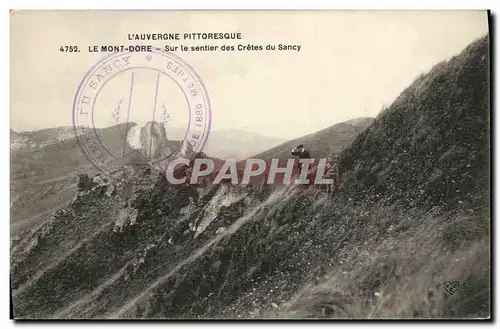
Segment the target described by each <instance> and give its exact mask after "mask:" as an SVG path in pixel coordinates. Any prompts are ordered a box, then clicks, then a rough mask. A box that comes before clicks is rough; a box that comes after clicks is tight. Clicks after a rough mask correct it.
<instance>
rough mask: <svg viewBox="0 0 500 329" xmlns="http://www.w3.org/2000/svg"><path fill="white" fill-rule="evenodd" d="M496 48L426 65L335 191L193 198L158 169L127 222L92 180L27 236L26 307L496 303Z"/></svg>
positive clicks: (432, 312) (20, 261)
mask: <svg viewBox="0 0 500 329" xmlns="http://www.w3.org/2000/svg"><path fill="white" fill-rule="evenodd" d="M488 56H489V44H488V39H487V37H485V38H483V39H480V40H477V41H476V42H474V43H473V44H471V45H470V46H469V47H467V49H465V50H464V51H463V52H462V53H461V54H460V55H458V56H456V57H455V58H453V59H451V60H449V61H447V62H443V63H441V64H438V65H437V66H436V67H434V68H433V69H432V70H431V71H430V72H429V73H428V74H425V75H423V76H421V77H420V78H419V79H417V80H416V81H415V83H414V84H412V85H411V86H410V87H409V88H407V89H406V90H405V91H404V92H403V93H402V94H401V96H400V97H399V98H398V99H397V100H396V101H395V102H394V104H392V105H391V106H390V107H389V108H388V109H387V110H386V111H384V112H383V113H381V114H380V115H379V117H378V118H376V120H375V121H374V122H373V123H372V124H371V125H370V126H369V127H368V128H367V129H366V130H365V131H364V132H362V133H361V134H360V135H359V136H358V137H357V138H355V140H354V141H353V142H352V144H351V145H350V146H349V147H348V148H347V149H345V150H344V151H343V152H342V153H341V156H340V165H341V168H340V172H341V185H340V188H339V190H338V191H337V192H336V193H335V194H333V195H329V194H326V193H324V192H322V191H320V190H318V189H317V188H306V187H301V186H296V185H295V186H290V187H287V188H284V189H280V190H277V191H273V192H266V193H264V192H262V191H259V190H256V191H255V190H251V189H245V188H244V187H239V186H219V187H215V188H213V189H211V190H210V191H207V190H205V191H202V192H203V193H202V195H201V194H200V197H199V201H198V203H196V204H190V203H189V196H191V197H196V193H201V192H199V191H198V192H197V191H196V188H195V187H193V186H187V185H186V186H175V187H174V186H170V185H168V184H166V183H165V182H164V181H162V180H158V181H156V182H153V183H151V184H150V185H149V186H147V185H146V186H138V187H137V195H136V198H135V199H134V201H133V204H132V207H133V208H134V209H136V210H137V218H136V220H135V221H133V222H130V223H129V224H127V225H121V226H120V225H119V226H120V227H121V229H118V230H117V229H116V227H117V218H118V217H120V213H121V212H122V211H123V210H120V209H124V208H123V207H124V206H123V205H122V204H120V202H119V201H117V199H116V198H106V197H104V196H103V190H101V189H94V190H92V191H88V193H86V194H85V195H83V196H82V197H81V198H79V199H78V200H77V202H75V203H73V204H72V205H71V207H69V208H67V209H65V211H63V212H59V213H58V214H57V215H56V216H55V217H53V218H52V219H51V220H50V221H49V222H47V223H46V224H45V225H44V226H43V227H41V228H40V229H38V230H33V231H30V232H26V233H25V234H24V235H23V236H21V237H19V239H18V240H17V241H15V242H14V243H13V246H12V250H13V251H12V253H13V260H12V268H11V275H12V287H13V289H14V290H13V303H14V315H15V316H16V317H17V318H26V317H54V318H82V317H83V318H103V317H106V318H137V317H138V318H205V317H211V318H255V317H259V318H272V317H280V318H284V317H285V318H294V317H301V318H331V317H334V318H411V317H423V318H459V317H465V318H471V317H472V318H477V317H483V318H484V317H488V316H489V315H490V313H489V312H490V304H491V303H490V300H489V292H490V289H491V285H490V272H489V268H490V265H491V264H490V262H489V253H490V247H489V246H490V241H489V232H490V227H489V224H490V213H489V202H490V198H489V170H490V168H489V153H490V152H489V99H490V98H489V58H488ZM200 221H201V223H203V224H204V228H205V229H204V230H203V231H200V232H198V231H197V232H198V234H195V235H194V236H193V234H192V232H190V230H189V227H190V225H191V224H192V223H200ZM197 227H198V228H199V227H200V226H199V225H198V226H197ZM197 230H198V229H197ZM455 280H456V281H458V282H459V285H460V288H459V290H458V291H456V292H455V293H454V294H453V295H450V294H448V293H447V292H446V291H445V290H444V289H443V283H444V282H445V281H455Z"/></svg>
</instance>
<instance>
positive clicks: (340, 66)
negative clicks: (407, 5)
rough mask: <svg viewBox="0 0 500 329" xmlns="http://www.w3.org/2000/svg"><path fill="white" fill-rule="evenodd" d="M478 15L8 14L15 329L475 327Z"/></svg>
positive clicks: (481, 116)
mask: <svg viewBox="0 0 500 329" xmlns="http://www.w3.org/2000/svg"><path fill="white" fill-rule="evenodd" d="M489 24H490V16H489V12H488V11H22V10H12V11H11V12H10V30H11V31H10V35H11V41H10V62H11V68H10V74H11V78H10V81H11V86H10V97H11V108H10V118H11V121H10V127H11V130H10V136H11V140H10V161H11V162H10V177H11V181H10V207H11V208H10V237H11V241H10V255H11V256H10V257H11V264H10V275H11V276H10V280H11V301H12V308H13V314H14V315H13V316H14V318H15V319H389V320H390V319H490V318H491V299H490V298H491V272H490V270H491V260H490V254H491V231H490V227H491V212H490V210H491V204H490V202H491V201H490V193H491V192H490V161H491V159H490V132H491V129H490V114H491V110H490V106H491V100H490V99H491V95H490V90H491V88H490V49H491V45H490V35H489V29H490V26H489Z"/></svg>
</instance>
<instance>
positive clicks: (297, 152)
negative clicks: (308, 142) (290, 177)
mask: <svg viewBox="0 0 500 329" xmlns="http://www.w3.org/2000/svg"><path fill="white" fill-rule="evenodd" d="M291 153H292V155H293V156H296V157H298V158H299V161H300V159H310V158H311V154H310V153H309V151H308V150H306V149H305V148H304V145H303V144H299V145H297V146H296V147H294V148H293V149H292V152H291ZM298 167H299V171H301V170H302V163H300V162H299V164H298Z"/></svg>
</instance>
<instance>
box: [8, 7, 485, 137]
mask: <svg viewBox="0 0 500 329" xmlns="http://www.w3.org/2000/svg"><path fill="white" fill-rule="evenodd" d="M487 31H488V22H487V15H486V12H485V11H473V12H471V11H469V12H467V11H462V12H456V11H449V12H444V11H441V12H418V11H414V12H403V11H399V12H355V11H351V12H341V11H329V12H274V11H273V12H255V11H254V12H190V13H186V12H184V13H179V12H146V11H141V12H124V11H120V12H14V13H13V14H11V128H12V129H14V130H17V131H23V130H33V129H38V128H46V127H54V126H61V125H67V126H68V125H71V124H72V105H73V98H74V96H75V93H76V91H77V88H78V85H79V83H80V81H81V80H82V78H83V76H84V75H85V73H86V72H87V70H89V68H90V67H91V66H92V65H94V64H95V63H96V62H98V61H99V60H100V59H101V58H102V57H103V56H105V55H106V54H105V53H89V52H88V46H89V45H130V44H136V43H138V42H132V41H128V40H127V35H128V34H129V33H175V32H179V33H181V36H182V34H183V33H186V32H241V34H242V36H243V39H242V40H230V41H224V40H210V41H186V40H179V41H149V42H148V41H144V42H140V43H150V44H152V45H153V46H158V47H163V46H164V45H165V44H171V45H180V44H183V45H205V44H210V45H219V46H221V45H224V44H232V45H237V44H245V45H246V44H262V45H266V44H276V45H277V44H280V43H281V44H297V45H301V49H300V51H298V52H297V51H281V52H280V51H275V52H266V51H261V52H258V51H254V52H252V51H250V52H242V51H234V52H220V51H219V52H177V53H176V54H178V55H179V56H180V57H182V59H183V60H185V61H186V62H187V63H189V64H190V65H191V66H192V67H193V68H194V69H195V70H196V72H197V73H198V75H199V76H200V77H201V78H202V80H203V82H204V84H205V86H206V88H207V90H208V94H209V96H210V99H211V103H212V128H213V129H214V130H219V129H243V130H247V131H253V132H257V133H260V134H263V135H267V136H277V137H283V138H292V137H298V136H301V135H304V134H307V133H310V132H314V131H317V130H320V129H322V128H325V127H328V126H330V125H332V124H335V123H338V122H341V121H345V120H348V119H352V118H357V117H363V116H371V117H374V116H376V115H377V113H378V112H379V111H380V109H381V108H382V107H383V106H384V105H390V103H391V102H392V101H393V100H394V99H395V98H396V97H397V96H398V94H399V93H400V92H401V91H402V90H403V89H404V88H405V87H406V86H408V85H409V84H410V83H411V82H412V81H413V80H414V79H415V78H416V77H417V76H418V75H419V74H420V73H422V72H426V71H428V70H429V69H430V68H431V67H432V66H433V65H434V64H436V63H438V62H439V61H441V60H444V59H447V58H449V57H451V56H453V55H455V54H457V53H459V52H460V51H461V50H462V49H463V48H465V47H466V46H467V45H468V44H469V43H470V42H472V41H473V40H474V39H476V38H478V37H481V36H483V35H485V34H486V33H487ZM63 45H68V46H70V45H77V46H79V48H80V49H81V52H80V53H63V52H60V51H59V49H60V47H61V46H63ZM174 103H175V102H174ZM181 112H182V111H181ZM181 112H179V113H181ZM101 113H102V114H98V115H102V116H103V117H102V118H99V120H97V121H98V122H100V123H102V125H108V124H112V121H110V119H112V116H111V115H110V113H111V110H110V111H107V112H101ZM181 121H182V120H181ZM179 122H180V121H179ZM97 124H98V125H99V123H97Z"/></svg>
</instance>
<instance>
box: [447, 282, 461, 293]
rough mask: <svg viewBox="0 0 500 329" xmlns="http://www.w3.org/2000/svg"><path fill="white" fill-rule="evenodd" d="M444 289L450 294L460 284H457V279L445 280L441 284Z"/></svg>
mask: <svg viewBox="0 0 500 329" xmlns="http://www.w3.org/2000/svg"><path fill="white" fill-rule="evenodd" d="M443 287H444V290H446V291H447V292H448V293H449V294H450V295H453V294H454V293H455V292H456V291H457V290H458V288H460V285H459V284H458V281H446V282H445V283H444V284H443Z"/></svg>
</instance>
